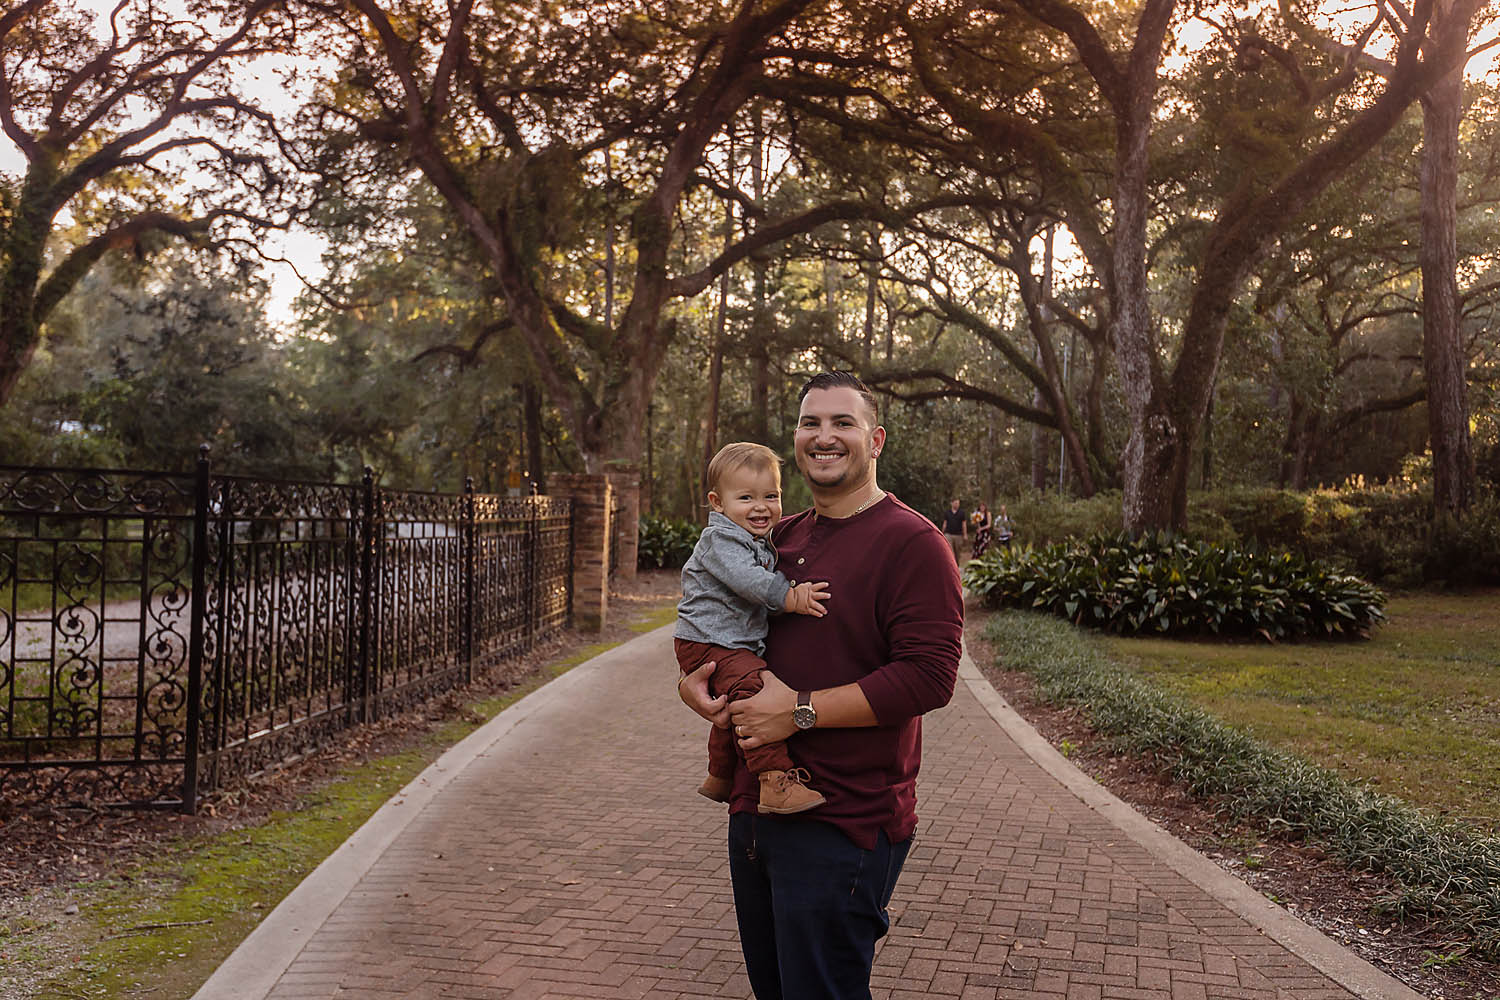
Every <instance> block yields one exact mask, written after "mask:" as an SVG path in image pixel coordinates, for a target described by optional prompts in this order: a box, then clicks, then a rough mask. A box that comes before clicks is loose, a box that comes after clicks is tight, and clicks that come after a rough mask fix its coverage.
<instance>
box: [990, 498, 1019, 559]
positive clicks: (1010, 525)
mask: <svg viewBox="0 0 1500 1000" xmlns="http://www.w3.org/2000/svg"><path fill="white" fill-rule="evenodd" d="M1014 537H1016V523H1015V522H1014V521H1012V520H1011V519H1010V515H1009V514H1007V513H1006V512H1005V504H1001V505H1000V513H999V514H998V515H997V516H996V517H995V539H996V541H998V542H999V543H1000V544H1001V545H1004V546H1005V547H1006V548H1010V540H1011V539H1012V538H1014Z"/></svg>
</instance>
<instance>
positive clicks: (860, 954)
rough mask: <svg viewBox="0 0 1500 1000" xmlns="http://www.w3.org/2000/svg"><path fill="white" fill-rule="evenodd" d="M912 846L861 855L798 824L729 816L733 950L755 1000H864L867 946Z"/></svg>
mask: <svg viewBox="0 0 1500 1000" xmlns="http://www.w3.org/2000/svg"><path fill="white" fill-rule="evenodd" d="M910 847H911V841H910V840H905V841H902V842H901V843H899V844H892V843H891V842H890V840H888V839H887V838H886V836H885V834H883V833H882V834H881V835H880V839H879V841H878V842H877V843H876V845H875V849H874V850H873V851H865V850H861V849H860V848H859V847H856V846H855V845H854V843H853V842H852V841H850V840H849V838H848V837H846V836H844V834H843V833H842V832H841V831H840V830H839V829H838V828H837V827H834V826H830V825H828V824H827V823H820V822H818V821H817V820H811V819H805V818H802V817H793V818H784V817H770V816H757V815H754V814H752V813H736V814H734V815H733V816H730V817H729V875H730V878H731V880H732V881H733V883H734V909H735V916H736V917H737V918H738V920H739V925H740V947H741V948H742V949H743V950H744V952H745V968H746V970H747V971H748V972H749V974H750V986H751V988H752V989H754V990H755V996H756V998H757V1000H869V997H870V966H871V965H873V964H874V961H875V942H876V941H878V940H880V939H881V938H882V937H884V936H885V932H886V931H887V930H888V929H889V928H890V919H889V917H887V915H886V912H885V908H886V905H887V904H888V903H889V902H890V901H891V893H892V892H893V891H894V890H895V888H896V878H897V877H898V876H899V875H900V874H901V866H902V865H903V864H904V863H905V862H906V852H907V850H908V849H909V848H910Z"/></svg>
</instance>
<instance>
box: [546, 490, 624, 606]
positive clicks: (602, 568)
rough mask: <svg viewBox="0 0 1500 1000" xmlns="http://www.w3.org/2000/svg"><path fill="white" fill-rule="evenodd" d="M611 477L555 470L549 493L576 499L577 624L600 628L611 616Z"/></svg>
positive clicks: (574, 521) (575, 581) (574, 541)
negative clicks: (609, 525)
mask: <svg viewBox="0 0 1500 1000" xmlns="http://www.w3.org/2000/svg"><path fill="white" fill-rule="evenodd" d="M611 492H612V491H611V488H610V485H609V478H608V477H607V476H602V475H590V474H587V473H561V472H554V473H551V474H550V475H548V476H547V494H548V495H549V496H554V497H567V498H568V499H570V500H572V501H573V625H574V627H575V628H579V629H584V630H587V631H591V632H599V631H602V630H603V628H604V622H605V620H606V619H607V618H608V617H609V544H610V538H609V531H608V530H607V526H608V524H609V507H610V504H611V503H612V502H613V501H612V497H611V496H610V494H611Z"/></svg>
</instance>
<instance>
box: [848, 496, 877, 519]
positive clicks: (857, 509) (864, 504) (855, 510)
mask: <svg viewBox="0 0 1500 1000" xmlns="http://www.w3.org/2000/svg"><path fill="white" fill-rule="evenodd" d="M884 496H885V490H876V491H875V495H874V496H872V497H870V499H868V500H866V501H865V502H864V503H862V504H860V505H859V506H858V507H856V508H854V511H853V512H852V513H851V514H850V515H849V516H850V517H853V516H854V515H855V514H858V513H859V512H860V511H862V510H864V509H865V508H866V507H868V506H870V504H872V503H874V502H875V501H876V500H880V499H882V498H883V497H884Z"/></svg>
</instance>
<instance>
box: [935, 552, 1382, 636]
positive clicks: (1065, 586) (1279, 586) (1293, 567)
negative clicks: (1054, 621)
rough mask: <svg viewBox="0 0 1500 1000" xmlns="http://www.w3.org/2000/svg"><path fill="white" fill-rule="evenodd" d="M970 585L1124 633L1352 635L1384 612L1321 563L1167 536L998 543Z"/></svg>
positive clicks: (1359, 587) (976, 567)
mask: <svg viewBox="0 0 1500 1000" xmlns="http://www.w3.org/2000/svg"><path fill="white" fill-rule="evenodd" d="M964 583H965V585H966V586H968V588H969V589H970V590H971V591H973V592H974V593H975V594H977V595H978V596H980V597H981V598H982V599H983V600H984V601H985V603H986V604H988V605H989V606H991V607H1019V608H1036V609H1039V610H1044V611H1048V612H1051V613H1053V614H1056V615H1061V616H1063V617H1065V618H1067V619H1068V620H1070V621H1073V622H1075V623H1078V624H1081V625H1089V626H1093V627H1096V628H1101V629H1107V630H1109V631H1111V632H1119V633H1122V634H1125V635H1135V634H1140V633H1155V634H1160V635H1182V634H1205V633H1207V634H1214V635H1226V636H1255V635H1260V636H1263V637H1265V638H1266V639H1272V640H1276V639H1294V638H1301V637H1304V636H1316V637H1323V636H1331V637H1342V638H1349V637H1355V636H1362V635H1365V634H1366V633H1368V632H1369V630H1370V629H1371V628H1373V627H1374V626H1375V625H1377V624H1379V623H1380V622H1381V621H1382V620H1384V614H1383V613H1382V608H1383V607H1384V604H1385V595H1384V594H1382V593H1381V592H1380V591H1379V590H1377V589H1376V588H1374V587H1372V586H1370V585H1369V584H1367V583H1365V582H1364V581H1363V580H1360V579H1358V578H1356V577H1353V576H1348V575H1345V574H1342V573H1339V572H1337V571H1335V570H1333V569H1331V568H1330V567H1329V566H1327V565H1325V564H1322V563H1319V562H1316V561H1314V560H1310V559H1306V558H1304V557H1302V556H1297V555H1293V554H1291V553H1289V552H1280V553H1272V552H1267V551H1265V550H1261V549H1251V548H1240V547H1235V546H1225V545H1216V544H1212V543H1209V542H1201V541H1200V542H1189V541H1186V540H1183V539H1180V538H1174V537H1171V536H1167V535H1148V536H1144V537H1142V538H1136V539H1132V538H1130V537H1128V536H1126V535H1115V536H1107V535H1093V536H1090V537H1089V538H1087V539H1085V540H1083V541H1075V542H1058V543H1054V544H1052V545H1049V546H1045V547H1043V548H1040V549H1035V548H1032V547H1031V546H1029V545H1025V546H1020V547H1017V548H1010V549H1004V548H1002V549H998V550H995V551H994V552H992V553H990V554H987V555H986V556H985V558H983V559H980V560H975V561H974V562H971V563H970V564H969V565H968V567H967V568H966V569H965V570H964Z"/></svg>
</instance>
